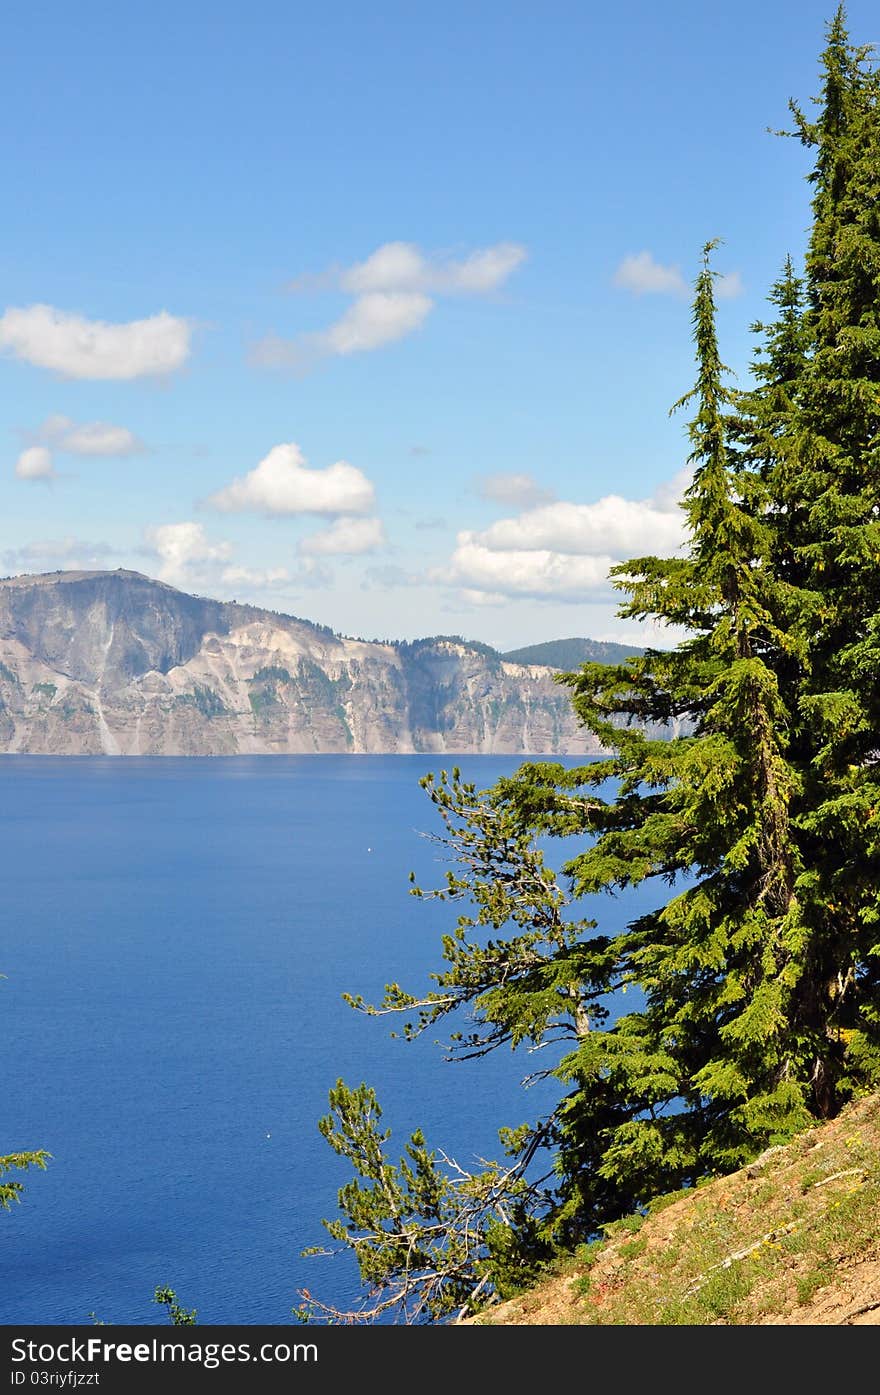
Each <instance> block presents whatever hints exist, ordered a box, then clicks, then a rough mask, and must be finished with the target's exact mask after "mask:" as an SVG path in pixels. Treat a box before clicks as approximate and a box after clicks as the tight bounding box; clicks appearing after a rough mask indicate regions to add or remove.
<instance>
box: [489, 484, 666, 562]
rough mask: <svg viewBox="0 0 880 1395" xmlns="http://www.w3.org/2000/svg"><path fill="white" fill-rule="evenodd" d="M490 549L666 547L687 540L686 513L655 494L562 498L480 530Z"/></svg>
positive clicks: (574, 552)
mask: <svg viewBox="0 0 880 1395" xmlns="http://www.w3.org/2000/svg"><path fill="white" fill-rule="evenodd" d="M476 536H478V538H479V541H480V544H481V546H483V547H485V548H488V550H489V551H490V552H509V551H521V552H536V551H541V550H542V549H549V550H550V551H552V552H561V553H565V554H566V555H569V556H592V557H605V556H608V555H609V554H610V555H613V556H619V555H622V554H623V553H626V554H627V555H642V554H644V553H646V552H660V553H662V552H667V551H669V550H670V549H675V548H677V547H680V546H681V544H682V542H683V540H684V515H683V513H682V511H681V510H680V509H679V508H677V507H675V505H674V504H673V505H671V506H660V505H658V504H657V502H656V501H655V500H654V499H624V498H622V497H621V496H620V495H619V494H607V495H606V496H605V497H604V498H603V499H598V500H597V501H596V502H595V503H594V504H570V503H564V502H562V501H560V502H558V503H555V504H545V505H543V506H541V507H540V508H535V509H529V510H527V511H526V512H525V513H522V514H520V515H519V516H518V517H517V518H502V519H499V520H498V522H497V523H493V524H491V525H490V527H488V528H487V529H485V531H484V532H482V533H480V534H478V535H476Z"/></svg>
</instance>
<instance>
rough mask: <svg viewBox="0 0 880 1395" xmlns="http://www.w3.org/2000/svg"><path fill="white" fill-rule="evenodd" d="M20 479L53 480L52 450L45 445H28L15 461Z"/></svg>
mask: <svg viewBox="0 0 880 1395" xmlns="http://www.w3.org/2000/svg"><path fill="white" fill-rule="evenodd" d="M15 473H16V474H17V475H18V478H19V479H20V480H53V479H55V478H56V474H55V466H54V465H53V463H52V452H51V451H50V450H47V448H46V447H45V446H28V448H27V450H23V451H22V453H21V455H20V456H19V457H18V460H17V461H16V462H15Z"/></svg>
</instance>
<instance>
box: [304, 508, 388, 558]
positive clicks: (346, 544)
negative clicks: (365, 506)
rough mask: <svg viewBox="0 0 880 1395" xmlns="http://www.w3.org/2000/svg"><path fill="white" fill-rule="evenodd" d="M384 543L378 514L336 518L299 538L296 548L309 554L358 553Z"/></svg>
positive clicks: (360, 554)
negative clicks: (374, 515) (363, 516)
mask: <svg viewBox="0 0 880 1395" xmlns="http://www.w3.org/2000/svg"><path fill="white" fill-rule="evenodd" d="M384 545H385V530H384V528H383V527H382V520H381V519H379V518H337V519H336V520H335V522H333V523H331V524H330V526H329V528H323V529H322V530H321V532H320V533H312V534H311V536H310V537H308V538H303V540H302V541H301V543H300V544H299V551H300V552H301V553H302V554H303V555H304V556H311V557H342V556H348V557H359V556H362V555H363V554H364V553H366V552H376V551H377V550H378V548H380V547H384Z"/></svg>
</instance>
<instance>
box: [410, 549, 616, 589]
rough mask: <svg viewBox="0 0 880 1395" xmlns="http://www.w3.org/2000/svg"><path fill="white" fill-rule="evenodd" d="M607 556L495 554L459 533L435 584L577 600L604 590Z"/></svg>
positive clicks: (533, 552)
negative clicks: (449, 558) (452, 551)
mask: <svg viewBox="0 0 880 1395" xmlns="http://www.w3.org/2000/svg"><path fill="white" fill-rule="evenodd" d="M612 564H613V559H612V558H611V557H610V556H608V555H605V556H594V557H572V556H567V555H564V554H563V553H560V552H550V551H548V550H546V549H541V550H530V551H515V550H512V549H511V550H508V551H500V550H497V549H494V548H488V547H486V546H485V545H484V544H483V543H482V542H480V540H479V538H478V537H477V536H476V535H475V534H472V533H460V534H459V536H458V546H457V548H456V550H455V552H454V554H453V557H452V561H451V564H450V567H449V568H448V570H445V571H443V572H442V573H439V574H438V575H437V579H438V580H443V581H447V582H451V583H452V584H453V585H457V586H463V587H464V588H465V589H467V590H469V591H471V592H475V591H476V592H486V593H488V596H489V598H490V600H494V599H495V598H496V597H497V596H522V597H525V596H529V597H532V598H534V599H538V600H543V599H553V600H557V601H579V600H583V598H584V597H585V596H587V595H591V594H595V593H596V592H597V591H603V590H605V589H606V587H607V578H608V570H609V568H610V567H611V566H612Z"/></svg>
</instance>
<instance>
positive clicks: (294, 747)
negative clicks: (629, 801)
mask: <svg viewBox="0 0 880 1395" xmlns="http://www.w3.org/2000/svg"><path fill="white" fill-rule="evenodd" d="M552 672H553V670H552V669H549V668H545V667H539V666H534V665H527V664H517V663H509V662H506V661H505V660H503V659H502V657H501V655H500V654H496V653H495V652H494V651H493V650H490V649H488V648H487V647H486V646H484V645H477V644H468V643H467V642H465V641H461V640H455V639H446V638H438V639H426V640H419V641H417V642H416V643H414V644H370V643H366V642H364V641H361V640H354V639H344V638H340V637H339V636H338V635H335V634H333V632H332V631H331V630H329V629H326V628H324V627H321V626H318V625H312V624H310V623H308V622H307V621H304V620H297V619H295V618H294V617H292V616H287V615H278V614H276V613H275V612H273V611H267V610H260V609H258V608H257V607H254V606H245V605H238V604H236V603H223V602H221V601H212V600H205V599H203V598H201V597H198V596H189V595H186V594H185V593H184V592H181V591H176V590H174V588H173V587H170V586H165V585H163V584H162V583H161V582H157V581H152V580H151V579H150V578H149V577H146V576H141V575H140V574H139V573H137V572H127V571H116V572H54V573H50V574H47V575H43V576H20V577H13V578H10V579H8V580H6V581H0V752H7V753H12V752H22V753H25V752H27V753H31V754H47V755H48V754H51V755H101V754H104V755H203V756H208V755H236V754H242V755H269V754H297V753H319V752H334V751H335V752H351V753H353V754H355V753H368V752H370V753H377V754H378V753H407V752H426V753H427V752H430V753H441V754H442V753H446V752H448V753H450V754H455V753H462V754H465V753H476V752H480V753H498V754H523V755H528V754H534V755H554V754H572V755H577V754H592V753H596V752H597V751H598V750H599V747H598V745H597V743H596V741H595V739H594V738H593V737H592V736H591V735H590V733H589V732H586V731H585V730H584V729H583V728H582V727H580V726H579V725H578V723H577V721H576V719H575V717H574V715H573V713H572V710H571V706H570V703H569V699H568V692H567V690H566V689H564V688H561V687H559V685H558V684H556V683H554V682H553V678H552Z"/></svg>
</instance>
